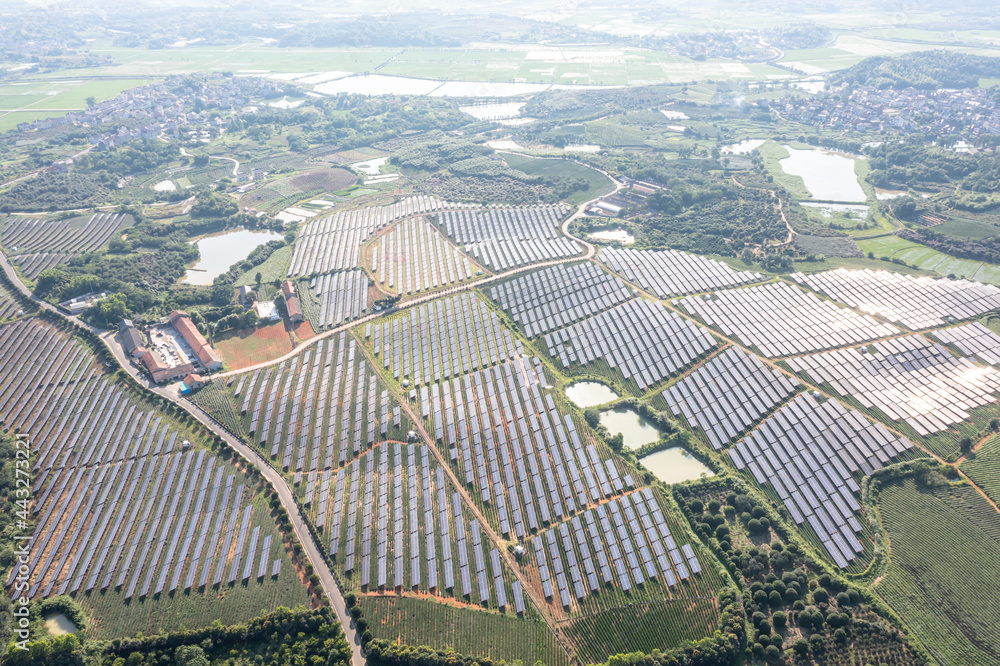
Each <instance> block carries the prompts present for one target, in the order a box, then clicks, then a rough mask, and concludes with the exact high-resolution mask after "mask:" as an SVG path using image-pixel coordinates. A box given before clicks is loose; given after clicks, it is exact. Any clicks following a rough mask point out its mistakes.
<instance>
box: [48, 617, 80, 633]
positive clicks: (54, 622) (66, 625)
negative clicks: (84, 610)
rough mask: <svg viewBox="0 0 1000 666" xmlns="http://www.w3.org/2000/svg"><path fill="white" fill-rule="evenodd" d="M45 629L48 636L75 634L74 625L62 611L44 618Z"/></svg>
mask: <svg viewBox="0 0 1000 666" xmlns="http://www.w3.org/2000/svg"><path fill="white" fill-rule="evenodd" d="M45 630H46V631H48V632H49V635H50V636H62V635H63V634H75V633H76V625H75V624H73V622H72V620H70V619H69V618H68V617H66V616H65V615H63V614H62V613H56V614H55V615H50V616H48V617H47V618H45Z"/></svg>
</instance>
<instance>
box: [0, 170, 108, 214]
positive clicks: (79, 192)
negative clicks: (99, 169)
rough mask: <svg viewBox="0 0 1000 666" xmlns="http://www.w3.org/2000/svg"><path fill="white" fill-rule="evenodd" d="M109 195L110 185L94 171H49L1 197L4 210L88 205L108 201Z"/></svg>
mask: <svg viewBox="0 0 1000 666" xmlns="http://www.w3.org/2000/svg"><path fill="white" fill-rule="evenodd" d="M109 196H110V191H109V190H108V188H107V187H105V186H104V185H102V184H101V181H100V180H98V179H97V178H95V177H94V176H92V175H90V174H87V173H82V172H79V171H76V170H72V171H70V172H69V173H56V172H52V171H45V172H42V173H40V174H38V175H37V176H35V177H34V178H29V179H28V180H22V181H21V182H19V183H16V184H15V185H13V186H12V187H10V188H9V189H8V190H6V191H5V192H4V193H3V196H2V197H0V199H2V201H0V213H10V212H15V211H16V212H27V213H32V212H40V211H46V210H65V209H69V208H88V207H91V206H98V205H100V204H102V203H104V202H105V201H107V199H108V197H109Z"/></svg>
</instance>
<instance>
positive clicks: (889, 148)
mask: <svg viewBox="0 0 1000 666" xmlns="http://www.w3.org/2000/svg"><path fill="white" fill-rule="evenodd" d="M866 152H867V153H868V156H869V163H870V165H871V172H870V173H869V174H868V182H870V183H871V184H872V185H875V186H876V187H884V188H886V189H905V190H913V189H916V190H921V189H932V190H945V189H948V190H950V189H952V186H953V185H957V186H959V187H958V188H957V189H958V190H960V191H964V192H975V193H983V194H990V193H993V192H995V191H996V183H997V181H998V180H1000V154H997V153H995V152H982V153H976V154H973V155H969V154H966V153H956V152H955V151H953V150H947V149H945V148H940V147H935V146H924V145H922V142H917V141H908V142H906V143H886V144H883V145H881V146H873V147H871V148H869V149H868V150H867V151H866Z"/></svg>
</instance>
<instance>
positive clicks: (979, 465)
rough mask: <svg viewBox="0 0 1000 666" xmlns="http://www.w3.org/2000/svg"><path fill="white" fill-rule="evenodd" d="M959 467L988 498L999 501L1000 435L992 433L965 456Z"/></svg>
mask: <svg viewBox="0 0 1000 666" xmlns="http://www.w3.org/2000/svg"><path fill="white" fill-rule="evenodd" d="M961 469H962V471H963V472H965V474H966V475H967V476H968V477H969V478H970V479H972V482H973V483H975V484H976V485H977V486H979V487H980V488H982V489H983V492H985V493H986V494H987V495H989V496H990V499H992V500H993V501H994V502H997V503H1000V435H994V436H993V437H991V438H990V439H988V440H987V441H985V442H983V443H982V444H981V445H980V446H979V448H977V449H976V450H975V451H973V452H972V453H970V454H969V455H968V456H966V458H965V460H964V461H963V462H962V466H961Z"/></svg>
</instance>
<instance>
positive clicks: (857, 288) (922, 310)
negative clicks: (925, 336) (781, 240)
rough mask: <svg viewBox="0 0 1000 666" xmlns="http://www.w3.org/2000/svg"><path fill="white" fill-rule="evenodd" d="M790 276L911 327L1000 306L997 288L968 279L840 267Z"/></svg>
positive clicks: (963, 316)
mask: <svg viewBox="0 0 1000 666" xmlns="http://www.w3.org/2000/svg"><path fill="white" fill-rule="evenodd" d="M791 277H792V279H793V280H795V281H796V282H800V283H802V284H804V285H806V286H808V287H809V288H810V289H813V290H815V291H818V292H821V293H823V294H826V295H827V296H829V297H830V298H832V299H834V300H837V301H840V302H842V303H847V304H848V305H850V306H851V307H854V308H858V309H859V310H861V311H862V312H867V313H869V314H878V315H881V316H883V317H885V318H886V319H888V320H889V321H892V322H895V323H898V324H901V325H903V326H905V327H907V328H909V329H911V330H914V331H919V330H922V329H925V328H931V327H933V326H940V325H942V324H944V323H946V321H947V320H948V317H954V318H955V319H971V318H973V317H978V316H979V315H981V314H983V313H985V312H989V311H990V310H996V309H997V308H1000V287H996V286H994V285H991V284H982V283H981V282H972V281H971V280H949V279H947V278H933V277H929V276H920V277H914V276H912V275H901V274H899V273H892V272H890V271H873V270H868V269H865V270H860V271H850V270H847V269H845V268H838V269H837V270H833V271H825V272H823V273H814V274H810V275H806V274H803V273H794V274H793V275H792V276H791Z"/></svg>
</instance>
